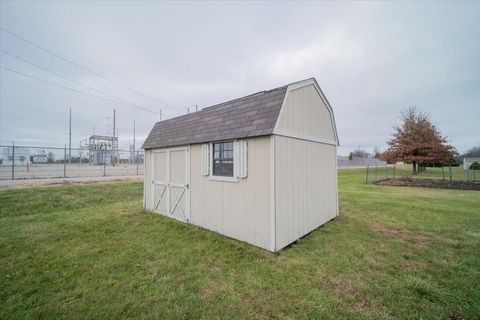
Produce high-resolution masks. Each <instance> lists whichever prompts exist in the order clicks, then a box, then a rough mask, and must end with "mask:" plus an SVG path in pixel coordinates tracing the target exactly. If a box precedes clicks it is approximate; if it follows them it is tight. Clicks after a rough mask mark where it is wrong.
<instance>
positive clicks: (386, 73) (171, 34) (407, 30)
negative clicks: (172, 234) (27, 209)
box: [0, 1, 480, 154]
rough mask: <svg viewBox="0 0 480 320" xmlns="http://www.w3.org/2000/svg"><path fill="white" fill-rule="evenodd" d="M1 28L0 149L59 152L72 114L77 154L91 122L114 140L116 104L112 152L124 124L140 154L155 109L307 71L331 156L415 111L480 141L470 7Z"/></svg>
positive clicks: (345, 8)
mask: <svg viewBox="0 0 480 320" xmlns="http://www.w3.org/2000/svg"><path fill="white" fill-rule="evenodd" d="M1 27H2V30H1V31H0V35H1V49H2V52H1V65H2V67H3V69H0V71H1V78H0V80H1V88H0V94H1V96H0V125H1V127H0V143H1V144H11V143H12V140H15V143H16V144H24V145H34V146H44V145H47V146H63V145H64V144H65V143H68V109H69V108H72V114H73V120H72V128H73V129H72V130H73V132H72V145H73V146H78V143H79V141H80V140H81V139H83V138H85V137H88V136H89V135H91V134H92V132H93V126H94V124H95V132H96V133H97V134H111V132H112V126H111V123H112V115H113V109H114V108H116V109H117V116H118V123H117V125H118V128H119V134H120V145H121V147H123V148H127V147H128V145H129V144H131V143H132V140H133V120H136V124H137V131H136V132H137V146H140V145H141V143H142V142H143V140H144V139H145V137H146V135H147V134H148V132H149V130H150V129H151V128H152V126H153V124H154V123H155V121H158V119H159V114H158V113H159V110H160V109H162V113H163V117H164V118H166V117H172V116H176V115H180V114H182V113H185V112H186V108H188V107H190V109H191V110H192V111H193V110H194V109H195V105H198V108H199V109H201V108H203V107H207V106H209V105H212V104H216V103H219V102H223V101H226V100H230V99H234V98H237V97H240V96H243V95H247V94H250V93H254V92H258V91H261V90H267V89H271V88H275V87H278V86H281V85H284V84H287V83H291V82H295V81H298V80H302V79H305V78H310V77H315V78H316V79H317V81H318V82H319V84H320V86H321V87H322V89H323V91H324V93H325V95H326V96H327V98H328V99H329V101H330V103H331V105H332V107H333V109H334V112H335V117H336V121H337V128H338V134H339V139H340V143H341V147H340V149H339V154H347V153H348V152H349V151H351V150H353V149H356V148H357V146H360V147H361V148H363V149H366V150H367V151H372V149H373V147H374V146H379V147H380V148H382V149H384V148H385V146H386V140H387V138H388V137H389V136H390V134H391V132H392V126H393V125H395V124H398V122H399V114H400V111H401V110H402V109H405V108H407V107H409V106H412V105H416V106H418V107H419V108H420V109H421V110H422V111H425V112H428V113H430V116H431V119H432V121H433V122H434V123H435V124H436V125H437V126H438V127H439V128H440V130H441V131H442V133H443V134H445V135H447V136H448V138H449V139H450V141H451V143H452V144H453V145H454V146H455V147H457V149H458V150H459V151H461V152H462V151H465V150H466V149H469V148H471V147H472V146H474V145H478V144H480V2H473V1H472V2H458V1H456V2H437V3H433V2H421V3H416V2H398V3H392V2H388V3H379V2H375V3H373V2H372V3H369V2H341V3H333V2H332V3H328V2H278V3H274V2H242V3H240V2H228V3H222V2H203V3H199V2H195V3H194V2H180V3H166V2H139V1H135V2H126V1H122V2H110V1H109V2H66V1H65V2H60V1H59V2H43V1H34V2H27V1H22V2H9V1H2V2H1ZM9 32H10V33H9ZM11 33H14V34H15V35H17V36H20V37H22V38H23V39H25V40H27V41H30V43H28V42H27V41H24V40H21V39H19V38H18V37H15V36H13V35H12V34H11ZM32 43H34V44H36V45H38V46H39V47H40V48H39V47H37V46H34V45H32ZM41 48H43V49H47V50H49V51H51V52H52V53H55V54H57V56H54V55H52V54H49V53H47V52H46V51H45V50H42V49H41ZM26 61H28V62H30V64H29V63H28V62H26ZM67 61H72V62H74V63H75V64H76V65H74V64H72V63H69V62H67ZM32 64H34V65H36V66H34V65H32ZM39 67H41V68H43V69H41V68H39ZM4 68H8V70H7V69H4ZM47 70H48V71H50V72H53V73H56V74H57V75H54V74H52V73H49V72H48V71H47ZM87 70H90V71H92V72H93V73H92V72H88V71H87ZM15 72H17V73H15ZM18 72H20V73H23V74H19V73H18ZM28 76H30V77H28ZM31 77H34V78H36V79H32V78H31ZM67 79H68V80H67ZM45 81H47V82H50V83H46V82H45ZM51 83H55V84H57V85H60V86H62V87H59V86H54V85H52V84H51ZM67 88H68V89H67ZM72 89H73V90H72ZM134 106H135V107H134ZM145 109H146V110H149V111H146V110H145Z"/></svg>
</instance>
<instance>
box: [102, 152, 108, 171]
mask: <svg viewBox="0 0 480 320" xmlns="http://www.w3.org/2000/svg"><path fill="white" fill-rule="evenodd" d="M106 175H107V156H106V152H105V150H103V176H104V177H105V176H106Z"/></svg>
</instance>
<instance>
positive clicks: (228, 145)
mask: <svg viewBox="0 0 480 320" xmlns="http://www.w3.org/2000/svg"><path fill="white" fill-rule="evenodd" d="M213 175H214V176H221V177H233V141H227V142H220V143H214V144H213Z"/></svg>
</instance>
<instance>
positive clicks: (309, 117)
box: [275, 84, 336, 143]
mask: <svg viewBox="0 0 480 320" xmlns="http://www.w3.org/2000/svg"><path fill="white" fill-rule="evenodd" d="M333 125H334V124H333V122H332V117H331V115H330V111H329V110H328V108H327V106H326V105H325V103H324V101H323V100H322V98H321V97H320V95H319V94H318V92H317V90H316V89H315V87H314V85H313V84H312V85H307V86H305V87H301V88H299V89H294V90H292V91H290V92H288V95H287V97H286V101H285V104H284V106H283V107H282V111H281V112H280V117H279V119H278V123H277V126H276V128H275V132H278V133H279V134H280V133H295V134H300V135H303V136H307V137H313V138H318V139H323V140H326V141H330V142H334V143H336V141H335V133H334V132H335V129H334V127H333ZM287 135H288V134H287Z"/></svg>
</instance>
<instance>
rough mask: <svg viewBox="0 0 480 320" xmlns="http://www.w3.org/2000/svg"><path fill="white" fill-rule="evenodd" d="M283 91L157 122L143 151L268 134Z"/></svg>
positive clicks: (271, 129) (256, 95) (262, 94)
mask: <svg viewBox="0 0 480 320" xmlns="http://www.w3.org/2000/svg"><path fill="white" fill-rule="evenodd" d="M286 91H287V86H283V87H280V88H276V89H272V90H269V91H262V92H258V93H255V94H252V95H249V96H246V97H243V98H239V99H235V100H232V101H228V102H224V103H221V104H217V105H214V106H212V107H208V108H204V109H202V110H201V111H198V112H194V113H190V114H186V115H183V116H179V117H175V118H171V119H168V120H164V121H160V122H157V123H156V124H155V126H154V127H153V129H152V131H150V134H149V135H148V137H147V139H146V140H145V143H144V144H143V147H142V148H143V149H152V148H164V147H172V146H178V145H184V144H193V143H204V142H210V141H218V140H227V139H239V138H246V137H255V136H262V135H268V134H271V133H272V132H273V129H274V127H275V123H276V122H277V118H278V114H279V112H280V108H281V107H282V103H283V99H284V97H285V93H286Z"/></svg>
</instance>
